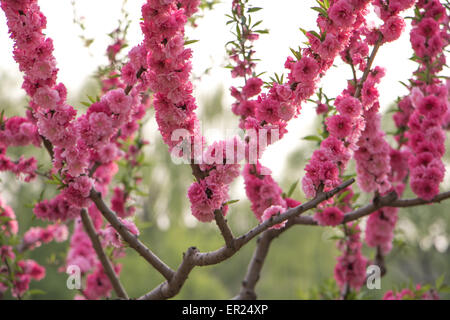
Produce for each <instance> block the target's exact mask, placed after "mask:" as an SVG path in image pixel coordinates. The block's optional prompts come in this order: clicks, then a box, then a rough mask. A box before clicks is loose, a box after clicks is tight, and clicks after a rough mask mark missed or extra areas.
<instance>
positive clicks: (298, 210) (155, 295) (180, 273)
mask: <svg viewBox="0 0 450 320" xmlns="http://www.w3.org/2000/svg"><path fill="white" fill-rule="evenodd" d="M354 182H355V180H354V179H349V180H347V181H345V182H344V183H342V184H341V185H339V186H338V187H336V188H334V189H333V190H330V191H328V192H321V193H318V194H317V196H316V197H315V198H314V199H312V200H310V201H308V202H306V203H304V204H302V205H300V206H297V207H295V208H291V209H289V210H287V211H286V212H284V213H282V214H278V215H276V216H272V217H271V218H269V219H267V220H266V221H264V222H263V223H261V224H259V225H258V226H256V227H254V228H253V229H251V230H250V231H248V232H247V233H246V234H244V235H242V236H240V237H239V238H237V239H235V241H234V243H233V244H234V245H233V246H228V245H225V246H223V247H221V248H220V249H218V250H215V251H211V252H204V253H202V252H199V250H198V249H197V248H195V247H191V248H189V249H188V250H187V251H186V253H184V255H183V260H182V262H181V264H180V266H179V268H178V269H177V271H176V272H175V273H174V275H173V277H172V278H171V279H167V281H165V282H163V283H162V284H160V285H159V286H158V287H156V288H155V289H153V290H152V291H150V292H149V293H147V294H145V295H143V296H142V297H140V298H139V299H140V300H154V299H168V298H171V297H173V296H174V295H176V294H177V293H178V292H179V291H180V289H181V288H182V286H183V284H184V282H185V281H186V279H187V278H188V276H189V273H190V272H191V270H192V269H193V268H194V267H195V266H207V265H213V264H217V263H219V262H222V261H224V260H226V259H228V258H230V257H231V256H233V255H234V254H235V253H236V252H237V251H239V249H241V248H242V247H243V246H244V245H245V244H247V243H248V242H250V240H252V239H253V238H255V237H256V236H257V235H259V234H261V233H262V232H264V231H266V230H267V233H269V236H267V237H270V236H271V234H274V236H277V235H278V234H279V233H278V232H280V233H281V232H282V231H279V230H276V231H277V232H275V231H274V230H268V229H269V228H270V227H272V226H274V225H275V224H279V223H282V222H284V221H286V220H288V219H290V218H293V217H296V216H298V215H300V214H302V213H303V212H306V211H308V210H310V209H312V208H315V207H316V206H317V205H318V204H319V203H321V202H323V201H325V200H327V199H329V198H331V197H333V196H334V195H336V194H337V193H339V192H340V191H342V190H343V189H345V188H346V187H348V186H349V185H351V184H352V183H354ZM107 219H108V218H107ZM284 229H287V227H286V228H284ZM284 229H280V230H284ZM265 234H266V233H265ZM262 237H264V236H262ZM260 241H261V240H260ZM267 250H268V248H267ZM261 251H262V250H261ZM262 252H263V251H262ZM261 254H263V253H261ZM261 261H262V260H261Z"/></svg>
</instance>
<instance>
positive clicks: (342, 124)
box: [326, 115, 352, 139]
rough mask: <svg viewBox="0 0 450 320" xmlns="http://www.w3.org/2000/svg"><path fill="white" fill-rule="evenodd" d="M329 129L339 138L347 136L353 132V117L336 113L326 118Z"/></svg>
mask: <svg viewBox="0 0 450 320" xmlns="http://www.w3.org/2000/svg"><path fill="white" fill-rule="evenodd" d="M326 125H327V130H328V131H329V132H330V134H331V135H332V136H334V137H336V138H338V139H343V138H346V137H347V136H348V135H349V134H350V132H351V129H352V127H351V119H350V118H349V117H348V116H345V115H334V116H332V117H329V118H328V119H327V120H326Z"/></svg>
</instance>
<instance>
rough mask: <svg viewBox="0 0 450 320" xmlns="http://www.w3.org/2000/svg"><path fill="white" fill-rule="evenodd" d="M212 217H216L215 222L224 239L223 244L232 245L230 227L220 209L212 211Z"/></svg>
mask: <svg viewBox="0 0 450 320" xmlns="http://www.w3.org/2000/svg"><path fill="white" fill-rule="evenodd" d="M214 218H215V219H216V224H217V226H218V227H219V230H220V233H221V234H222V237H223V239H224V240H225V245H226V246H227V247H229V248H233V247H234V241H235V239H234V236H233V232H232V231H231V229H230V227H229V226H228V224H227V220H226V219H225V217H224V216H223V213H222V210H215V211H214Z"/></svg>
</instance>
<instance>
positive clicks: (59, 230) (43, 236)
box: [23, 224, 69, 249]
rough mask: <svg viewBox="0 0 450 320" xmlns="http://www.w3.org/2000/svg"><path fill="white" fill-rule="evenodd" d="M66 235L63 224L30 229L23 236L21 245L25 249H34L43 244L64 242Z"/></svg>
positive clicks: (65, 228)
mask: <svg viewBox="0 0 450 320" xmlns="http://www.w3.org/2000/svg"><path fill="white" fill-rule="evenodd" d="M68 235H69V230H68V229H67V226H66V225H65V224H51V225H48V226H47V227H45V228H41V227H32V228H30V229H28V231H27V232H25V234H24V235H23V245H24V246H25V247H26V248H27V249H34V248H37V247H40V246H41V245H42V244H43V243H49V242H51V241H56V242H63V241H66V240H67V237H68Z"/></svg>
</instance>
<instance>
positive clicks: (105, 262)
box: [81, 209, 129, 300]
mask: <svg viewBox="0 0 450 320" xmlns="http://www.w3.org/2000/svg"><path fill="white" fill-rule="evenodd" d="M81 221H82V222H83V226H84V229H85V230H86V233H87V234H88V235H89V238H90V239H91V242H92V246H93V247H94V249H95V252H96V253H97V256H98V259H99V260H100V262H101V263H102V266H103V269H104V270H105V273H106V275H107V276H108V278H109V281H110V282H111V285H112V287H113V289H114V291H115V292H116V295H117V296H118V297H119V298H122V299H127V300H128V299H129V298H128V294H127V293H126V291H125V289H124V287H123V286H122V284H121V283H120V280H119V277H118V275H117V274H116V272H115V271H114V268H113V265H112V263H111V261H110V260H109V258H108V256H107V255H106V254H105V251H104V250H103V247H102V244H101V243H100V239H99V237H98V234H97V232H96V231H95V227H94V224H93V223H92V220H91V217H90V216H89V213H88V212H87V210H86V209H82V210H81Z"/></svg>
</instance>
